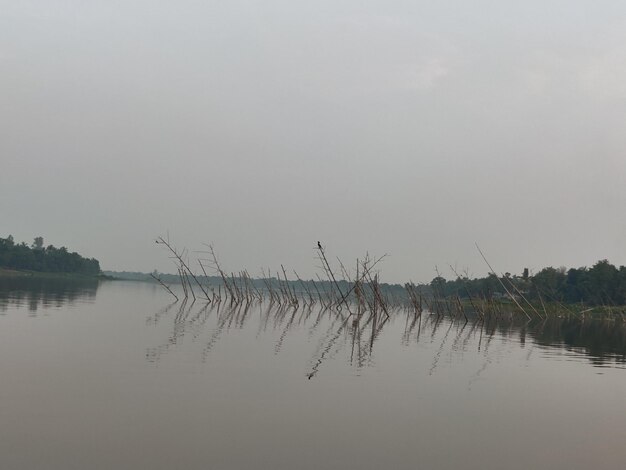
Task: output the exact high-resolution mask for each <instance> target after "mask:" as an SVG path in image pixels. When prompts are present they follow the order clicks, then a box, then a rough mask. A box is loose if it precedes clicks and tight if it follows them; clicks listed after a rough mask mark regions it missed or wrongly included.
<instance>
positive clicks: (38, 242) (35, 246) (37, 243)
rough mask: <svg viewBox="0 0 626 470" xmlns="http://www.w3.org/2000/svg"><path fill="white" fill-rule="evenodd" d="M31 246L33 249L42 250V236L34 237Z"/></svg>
mask: <svg viewBox="0 0 626 470" xmlns="http://www.w3.org/2000/svg"><path fill="white" fill-rule="evenodd" d="M31 248H32V249H33V250H43V237H35V239H34V240H33V244H32V246H31Z"/></svg>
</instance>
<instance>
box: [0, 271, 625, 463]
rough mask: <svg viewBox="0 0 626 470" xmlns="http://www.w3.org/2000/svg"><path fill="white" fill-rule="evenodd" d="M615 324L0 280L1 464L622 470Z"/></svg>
mask: <svg viewBox="0 0 626 470" xmlns="http://www.w3.org/2000/svg"><path fill="white" fill-rule="evenodd" d="M624 330H625V329H624V326H623V325H622V324H621V321H617V322H610V321H602V322H600V321H587V322H584V323H581V322H577V321H567V320H555V321H550V322H540V321H536V322H532V323H527V322H525V321H521V319H520V320H517V321H508V320H504V319H501V320H499V321H498V322H495V321H492V322H472V321H470V322H468V323H465V322H464V320H460V321H459V320H456V321H452V320H450V319H448V318H443V317H437V316H434V315H426V314H424V315H423V316H422V317H421V318H417V319H416V318H415V316H414V315H413V314H409V313H405V312H396V313H394V314H392V316H391V318H390V319H389V320H388V321H385V322H383V321H382V319H380V318H378V319H377V321H376V322H374V321H369V322H366V321H364V320H361V322H359V323H358V324H354V323H353V321H352V319H351V318H345V317H342V316H341V315H340V314H337V313H336V312H329V311H326V312H322V313H320V312H319V311H317V310H311V311H308V310H302V309H300V310H298V311H296V312H294V311H292V310H284V311H278V310H276V309H270V308H268V306H267V305H254V306H251V307H250V308H249V309H247V310H245V309H243V308H241V309H235V310H233V309H229V308H226V307H225V306H223V305H222V306H221V307H220V308H219V309H218V308H217V307H215V308H211V307H207V306H205V305H204V304H200V303H196V304H195V305H192V304H190V303H189V302H188V303H187V304H186V305H184V304H182V303H180V302H179V303H177V304H171V298H170V297H169V294H167V293H166V292H164V291H163V290H162V289H161V288H160V287H159V286H156V285H152V284H144V283H132V282H103V283H100V284H98V283H95V282H83V283H67V282H62V281H56V282H53V281H39V282H33V281H24V280H11V281H9V280H6V279H4V280H3V279H0V376H1V377H2V386H1V387H0V468H2V469H7V470H19V469H29V470H33V469H45V470H51V469H59V470H61V469H62V470H70V469H80V470H84V469H107V470H110V469H118V470H119V469H151V470H159V469H168V470H171V469H257V468H262V469H273V470H276V469H340V468H341V469H351V468H354V469H357V468H358V469H382V468H389V469H405V468H406V469H409V468H411V469H414V468H423V469H525V470H527V469H532V468H545V469H585V470H587V469H590V468H593V469H596V470H597V469H617V468H624V465H625V462H626V445H625V443H626V370H625V367H626V364H625V362H626V333H625V331H624Z"/></svg>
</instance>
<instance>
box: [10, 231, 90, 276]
mask: <svg viewBox="0 0 626 470" xmlns="http://www.w3.org/2000/svg"><path fill="white" fill-rule="evenodd" d="M0 267H2V268H7V269H16V270H26V271H38V272H51V273H75V274H84V275H98V274H100V262H99V261H98V260H97V259H95V258H84V257H82V256H81V255H79V254H78V253H76V252H70V251H68V249H67V248H65V247H64V246H62V247H61V248H56V247H55V246H52V245H48V246H44V240H43V237H35V239H34V240H33V243H32V245H30V246H28V245H27V244H26V243H24V242H22V243H15V241H14V239H13V237H12V236H11V235H9V236H8V237H7V238H0Z"/></svg>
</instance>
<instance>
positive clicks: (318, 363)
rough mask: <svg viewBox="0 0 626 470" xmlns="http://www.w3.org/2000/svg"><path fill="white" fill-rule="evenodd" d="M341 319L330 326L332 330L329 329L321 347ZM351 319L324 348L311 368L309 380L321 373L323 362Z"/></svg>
mask: <svg viewBox="0 0 626 470" xmlns="http://www.w3.org/2000/svg"><path fill="white" fill-rule="evenodd" d="M338 319H339V317H337V318H336V319H335V320H334V321H333V323H332V324H331V325H330V328H329V329H328V332H327V333H326V335H325V338H324V340H322V341H321V342H320V347H321V346H322V345H323V344H324V343H326V338H328V336H329V335H330V334H331V333H332V331H333V330H334V327H335V323H336V322H337V320H338ZM348 320H349V317H348V318H347V319H345V320H344V321H343V322H342V323H341V325H340V326H339V329H338V330H337V332H336V333H335V334H334V335H333V336H332V337H331V338H330V340H328V343H327V344H326V347H324V348H323V349H322V352H321V354H319V357H318V358H317V360H316V361H315V364H314V365H313V367H312V368H311V372H310V373H308V374H307V378H308V379H309V380H311V379H312V378H313V377H314V376H315V374H317V372H318V371H319V368H320V366H321V365H322V362H324V359H325V358H326V355H327V354H328V353H329V351H330V349H331V348H332V347H333V344H334V343H335V341H337V339H338V338H339V336H340V335H341V332H342V331H343V329H344V328H345V326H346V324H347V323H348ZM318 351H319V349H318Z"/></svg>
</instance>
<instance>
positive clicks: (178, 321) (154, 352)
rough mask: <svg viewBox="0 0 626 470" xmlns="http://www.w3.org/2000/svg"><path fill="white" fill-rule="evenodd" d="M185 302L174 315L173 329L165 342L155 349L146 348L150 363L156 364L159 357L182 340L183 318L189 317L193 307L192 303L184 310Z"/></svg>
mask: <svg viewBox="0 0 626 470" xmlns="http://www.w3.org/2000/svg"><path fill="white" fill-rule="evenodd" d="M185 306H186V302H185V301H183V302H182V303H181V304H180V306H179V308H178V312H177V313H176V317H175V319H174V329H173V331H172V334H171V335H170V337H169V338H168V340H167V342H166V343H164V344H162V345H160V346H157V347H156V348H148V349H147V350H146V358H147V359H148V361H150V362H158V361H159V359H160V358H161V355H162V354H163V353H165V352H166V351H168V350H169V349H170V348H171V347H172V346H175V345H176V344H177V343H178V341H179V340H180V338H182V337H183V336H184V334H185V321H184V320H185V318H186V317H187V315H189V311H190V310H191V308H192V307H193V302H192V303H191V305H189V308H188V309H185Z"/></svg>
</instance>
